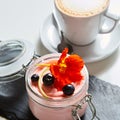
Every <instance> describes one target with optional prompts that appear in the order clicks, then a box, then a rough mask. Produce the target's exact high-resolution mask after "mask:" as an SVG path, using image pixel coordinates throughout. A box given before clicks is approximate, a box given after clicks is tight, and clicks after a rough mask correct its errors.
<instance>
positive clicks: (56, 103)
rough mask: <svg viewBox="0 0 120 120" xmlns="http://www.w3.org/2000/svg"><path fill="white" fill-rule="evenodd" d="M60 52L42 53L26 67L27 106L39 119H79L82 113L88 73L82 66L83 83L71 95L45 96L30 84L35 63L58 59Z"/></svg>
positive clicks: (85, 106) (86, 91) (84, 109)
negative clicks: (58, 97) (59, 97)
mask: <svg viewBox="0 0 120 120" xmlns="http://www.w3.org/2000/svg"><path fill="white" fill-rule="evenodd" d="M60 55H61V54H60V53H53V54H48V55H44V56H42V57H40V58H38V59H36V60H35V61H34V62H33V63H32V64H31V65H30V66H29V67H28V69H27V71H26V75H25V80H26V89H27V93H28V96H29V106H30V109H31V111H32V113H33V115H34V116H35V117H36V118H38V119H39V120H48V119H51V120H80V117H79V116H82V115H84V113H85V111H86V108H87V102H86V98H87V97H86V96H87V93H88V83H89V75H88V70H87V68H86V67H85V66H84V68H83V70H82V72H83V74H84V83H83V84H82V87H81V88H80V89H79V90H78V91H77V92H76V93H75V94H73V95H72V96H70V97H63V98H62V99H51V98H45V97H43V96H41V95H40V94H39V93H37V92H36V91H35V90H34V89H33V86H32V84H31V76H32V75H33V73H35V71H36V69H37V64H40V63H46V62H49V60H58V58H59V57H60Z"/></svg>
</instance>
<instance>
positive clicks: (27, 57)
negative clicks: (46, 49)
mask: <svg viewBox="0 0 120 120" xmlns="http://www.w3.org/2000/svg"><path fill="white" fill-rule="evenodd" d="M33 56H34V48H33V45H32V44H31V43H30V42H28V41H25V40H23V41H21V40H8V41H0V77H5V76H10V75H12V74H15V73H17V72H19V71H20V70H21V69H22V68H23V67H22V66H23V65H25V66H26V65H27V64H28V63H29V62H30V61H31V60H32V58H33Z"/></svg>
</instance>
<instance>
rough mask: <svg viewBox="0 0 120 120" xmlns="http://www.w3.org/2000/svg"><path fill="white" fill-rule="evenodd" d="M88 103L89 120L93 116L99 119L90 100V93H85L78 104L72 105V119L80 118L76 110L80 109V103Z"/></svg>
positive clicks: (92, 119)
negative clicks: (90, 115) (90, 113)
mask: <svg viewBox="0 0 120 120" xmlns="http://www.w3.org/2000/svg"><path fill="white" fill-rule="evenodd" d="M86 102H87V103H88V105H89V107H90V110H91V112H92V118H91V120H94V119H95V118H96V119H97V120H100V118H99V117H98V116H97V115H96V108H95V106H94V104H93V102H92V95H90V94H87V95H86V96H85V97H84V98H83V99H82V100H81V101H80V103H79V104H77V105H73V107H75V108H74V109H72V116H73V119H74V120H81V118H80V116H79V114H78V110H79V109H82V105H83V104H85V103H86Z"/></svg>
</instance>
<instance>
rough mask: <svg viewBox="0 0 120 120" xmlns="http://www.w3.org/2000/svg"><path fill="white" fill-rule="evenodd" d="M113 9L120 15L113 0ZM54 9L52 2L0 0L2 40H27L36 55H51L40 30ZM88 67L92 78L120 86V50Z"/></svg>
mask: <svg viewBox="0 0 120 120" xmlns="http://www.w3.org/2000/svg"><path fill="white" fill-rule="evenodd" d="M110 6H112V7H113V8H114V11H113V13H114V12H115V13H116V14H118V15H119V13H120V0H111V4H110ZM52 9H53V0H0V40H13V39H14V40H15V39H18V40H20V39H21V40H28V41H30V42H31V43H32V44H33V47H35V52H36V53H37V54H40V55H44V54H47V53H49V51H48V50H47V49H46V48H45V47H44V46H43V45H42V43H41V41H40V29H41V26H42V24H43V22H44V20H45V18H46V17H47V16H48V15H49V14H50V13H51V12H52ZM86 66H87V68H88V70H89V73H90V74H91V75H95V76H96V77H98V78H100V79H102V80H104V81H107V82H110V83H112V84H115V85H119V86H120V48H118V49H117V50H116V51H115V52H114V54H112V55H111V56H110V57H108V58H106V59H104V60H102V61H99V62H95V63H89V64H86Z"/></svg>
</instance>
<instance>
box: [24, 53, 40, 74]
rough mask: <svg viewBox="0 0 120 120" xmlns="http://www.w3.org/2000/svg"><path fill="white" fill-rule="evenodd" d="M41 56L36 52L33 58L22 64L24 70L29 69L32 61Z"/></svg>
mask: <svg viewBox="0 0 120 120" xmlns="http://www.w3.org/2000/svg"><path fill="white" fill-rule="evenodd" d="M39 57H40V55H37V54H34V56H33V58H32V60H31V61H30V62H29V63H28V64H27V65H24V64H23V65H22V67H23V69H22V71H24V72H25V71H26V70H27V68H28V66H29V65H30V64H31V62H32V61H33V60H35V59H37V58H39Z"/></svg>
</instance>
